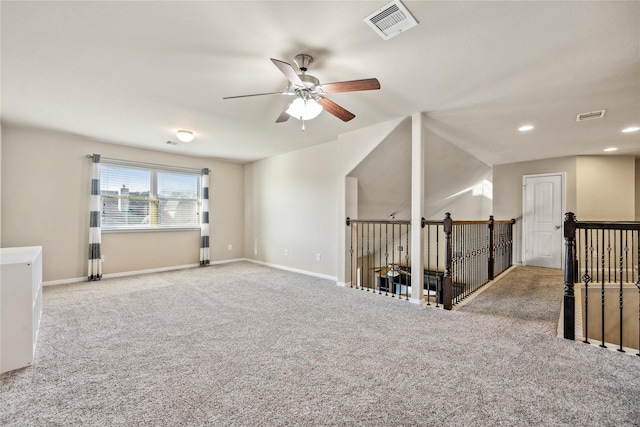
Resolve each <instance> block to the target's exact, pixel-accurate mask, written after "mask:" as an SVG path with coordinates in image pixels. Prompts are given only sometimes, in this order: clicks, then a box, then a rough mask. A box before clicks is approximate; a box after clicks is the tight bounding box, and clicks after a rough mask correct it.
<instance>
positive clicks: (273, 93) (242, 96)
mask: <svg viewBox="0 0 640 427" xmlns="http://www.w3.org/2000/svg"><path fill="white" fill-rule="evenodd" d="M263 95H295V94H293V93H289V92H267V93H253V94H251V95H238V96H225V97H223V98H222V99H234V98H247V97H250V96H263Z"/></svg>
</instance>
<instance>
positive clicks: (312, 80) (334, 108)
mask: <svg viewBox="0 0 640 427" xmlns="http://www.w3.org/2000/svg"><path fill="white" fill-rule="evenodd" d="M293 61H294V62H295V64H296V65H297V66H298V69H299V70H300V74H298V73H297V72H296V70H295V69H294V68H293V67H292V66H291V64H288V63H286V62H284V61H280V60H278V59H273V58H271V62H273V64H274V65H275V66H276V67H278V69H279V70H280V71H281V72H282V74H284V75H285V77H286V78H287V80H289V85H288V87H287V90H286V91H284V92H268V93H256V94H252V95H240V96H227V97H224V98H223V99H233V98H245V97H249V96H262V95H286V96H291V97H294V98H293V99H292V100H291V101H289V103H288V104H287V106H286V107H285V109H284V110H282V113H280V116H278V118H277V119H276V123H282V122H286V121H287V120H289V117H294V118H296V119H299V120H302V130H304V120H310V119H313V118H314V117H316V116H318V114H320V113H321V112H322V110H323V109H324V110H326V111H327V112H329V113H330V114H333V115H334V116H336V117H337V118H339V119H340V120H342V121H344V122H348V121H349V120H351V119H353V118H354V117H355V114H353V113H351V112H350V111H347V110H346V109H344V108H343V107H341V106H340V105H338V104H336V103H335V102H333V101H331V100H330V99H329V98H326V97H325V95H326V94H329V93H339V92H355V91H360V90H376V89H380V82H379V81H378V79H375V78H373V79H362V80H350V81H344V82H335V83H324V84H320V81H319V80H318V79H317V78H316V77H314V76H312V75H309V74H306V72H307V70H308V68H309V65H311V63H312V62H313V57H311V56H310V55H306V54H299V55H296V57H295V58H293Z"/></svg>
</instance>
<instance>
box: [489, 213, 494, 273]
mask: <svg viewBox="0 0 640 427" xmlns="http://www.w3.org/2000/svg"><path fill="white" fill-rule="evenodd" d="M493 227H494V220H493V215H490V216H489V261H488V266H487V267H488V269H487V272H488V273H489V276H488V277H489V280H493V272H494V270H493V266H494V264H495V256H494V252H495V251H494V247H493V246H494V244H495V240H494V236H493Z"/></svg>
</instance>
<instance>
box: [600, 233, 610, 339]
mask: <svg viewBox="0 0 640 427" xmlns="http://www.w3.org/2000/svg"><path fill="white" fill-rule="evenodd" d="M607 234H608V233H607ZM604 268H605V264H604V229H603V230H602V281H601V282H600V310H601V313H600V314H601V317H602V321H601V331H602V344H600V347H603V348H607V346H606V345H605V344H604Z"/></svg>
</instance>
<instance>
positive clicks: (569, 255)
mask: <svg viewBox="0 0 640 427" xmlns="http://www.w3.org/2000/svg"><path fill="white" fill-rule="evenodd" d="M564 242H565V257H564V322H563V323H564V337H565V338H566V339H568V340H575V338H576V326H575V325H576V322H575V318H576V299H575V295H574V292H573V284H574V280H575V275H574V272H573V270H574V260H575V257H576V252H575V251H576V246H575V244H576V217H575V215H574V214H573V212H567V213H566V214H565V216H564Z"/></svg>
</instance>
